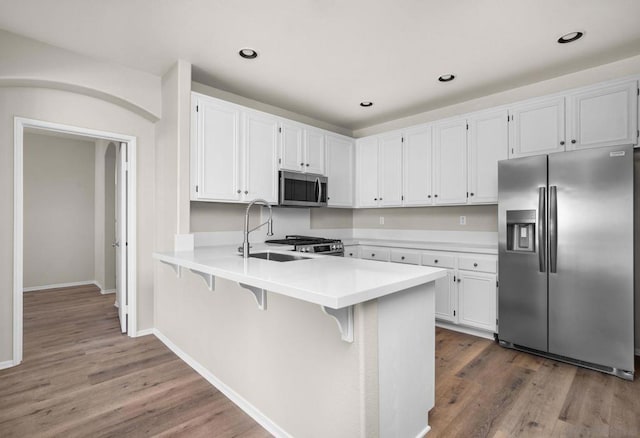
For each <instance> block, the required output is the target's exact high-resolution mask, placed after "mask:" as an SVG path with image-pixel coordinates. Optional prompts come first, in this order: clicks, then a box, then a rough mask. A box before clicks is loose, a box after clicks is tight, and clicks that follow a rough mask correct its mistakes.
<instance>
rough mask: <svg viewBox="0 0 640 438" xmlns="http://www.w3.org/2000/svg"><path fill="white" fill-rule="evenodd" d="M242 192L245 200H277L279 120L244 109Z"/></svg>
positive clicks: (273, 201) (274, 201) (275, 201)
mask: <svg viewBox="0 0 640 438" xmlns="http://www.w3.org/2000/svg"><path fill="white" fill-rule="evenodd" d="M242 132H243V140H244V141H243V143H244V147H243V148H242V153H243V159H242V163H243V166H242V173H243V178H242V181H243V187H242V195H243V200H244V201H251V200H253V199H256V198H262V199H264V200H266V201H268V202H272V203H277V202H278V164H277V162H276V160H277V151H278V120H277V119H276V118H275V117H273V116H269V115H268V114H264V113H259V112H253V111H245V112H244V120H243V130H242Z"/></svg>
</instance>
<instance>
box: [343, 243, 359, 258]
mask: <svg viewBox="0 0 640 438" xmlns="http://www.w3.org/2000/svg"><path fill="white" fill-rule="evenodd" d="M344 256H345V257H348V258H352V259H359V258H360V246H359V245H348V246H345V247H344Z"/></svg>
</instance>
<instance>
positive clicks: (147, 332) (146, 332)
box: [135, 328, 168, 347]
mask: <svg viewBox="0 0 640 438" xmlns="http://www.w3.org/2000/svg"><path fill="white" fill-rule="evenodd" d="M155 333H156V329H152V328H150V329H144V330H138V332H137V333H136V335H135V337H136V338H139V337H140V336H149V335H154V334H155ZM158 339H160V338H159V337H158ZM160 340H162V339H160ZM163 342H164V341H163ZM165 345H166V344H165ZM167 347H168V345H167Z"/></svg>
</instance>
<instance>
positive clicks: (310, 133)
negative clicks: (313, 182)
mask: <svg viewBox="0 0 640 438" xmlns="http://www.w3.org/2000/svg"><path fill="white" fill-rule="evenodd" d="M303 146H304V147H303V154H302V157H303V162H304V166H305V168H304V171H305V172H307V173H315V174H319V175H324V174H325V156H326V152H325V135H324V132H322V131H320V130H315V129H311V128H305V130H304V143H303Z"/></svg>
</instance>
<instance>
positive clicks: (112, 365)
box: [0, 286, 269, 438]
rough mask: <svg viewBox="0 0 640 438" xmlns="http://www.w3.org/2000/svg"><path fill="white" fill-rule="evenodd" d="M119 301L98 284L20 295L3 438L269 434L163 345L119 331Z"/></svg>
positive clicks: (4, 379) (1, 385) (2, 406)
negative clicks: (19, 339) (19, 350)
mask: <svg viewBox="0 0 640 438" xmlns="http://www.w3.org/2000/svg"><path fill="white" fill-rule="evenodd" d="M114 299H115V297H114V295H101V294H100V293H99V290H98V289H97V288H96V287H95V286H79V287H72V288H60V289H52V290H46V291H39V292H29V293H27V294H25V295H24V355H23V356H24V360H23V363H22V364H21V365H19V366H17V367H14V368H9V369H6V370H1V371H0V437H2V438H9V437H19V438H23V437H61V436H64V437H75V436H77V437H92V438H93V437H95V438H97V437H107V436H113V437H116V436H117V437H129V436H135V437H149V436H155V435H160V434H163V433H165V432H167V433H173V434H174V435H175V436H179V435H180V433H181V432H180V431H181V430H184V431H186V432H185V433H184V434H183V436H190V435H189V433H190V432H192V431H193V432H194V433H198V434H201V435H202V436H209V437H212V436H216V437H217V436H228V437H231V436H233V437H264V436H269V434H268V433H267V432H266V431H265V430H264V429H262V428H261V427H260V426H259V425H258V424H257V423H255V421H253V420H252V419H251V418H250V417H249V416H248V415H246V414H245V413H244V412H243V411H241V410H240V409H239V408H238V407H237V406H235V405H234V404H233V403H232V402H231V401H230V400H228V399H227V398H226V397H224V395H223V394H221V393H220V392H219V391H218V390H217V389H215V388H214V387H213V386H211V385H210V384H209V383H208V382H207V381H206V380H204V379H203V378H202V377H201V376H200V375H198V374H197V373H195V372H194V371H193V370H192V369H191V368H190V367H189V366H188V365H187V364H185V363H184V362H183V361H181V360H180V359H179V358H178V357H177V356H176V355H175V354H173V353H172V352H171V351H170V350H169V349H168V348H167V347H166V346H165V345H164V344H162V343H161V342H160V341H159V340H158V339H156V338H155V337H153V336H146V337H142V338H129V337H127V336H125V335H122V334H121V333H120V326H119V322H118V319H117V309H116V308H115V307H114V306H113V303H114ZM212 412H213V413H215V415H213V416H208V415H210V414H211V413H212ZM198 419H206V420H204V421H203V420H200V421H198Z"/></svg>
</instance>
